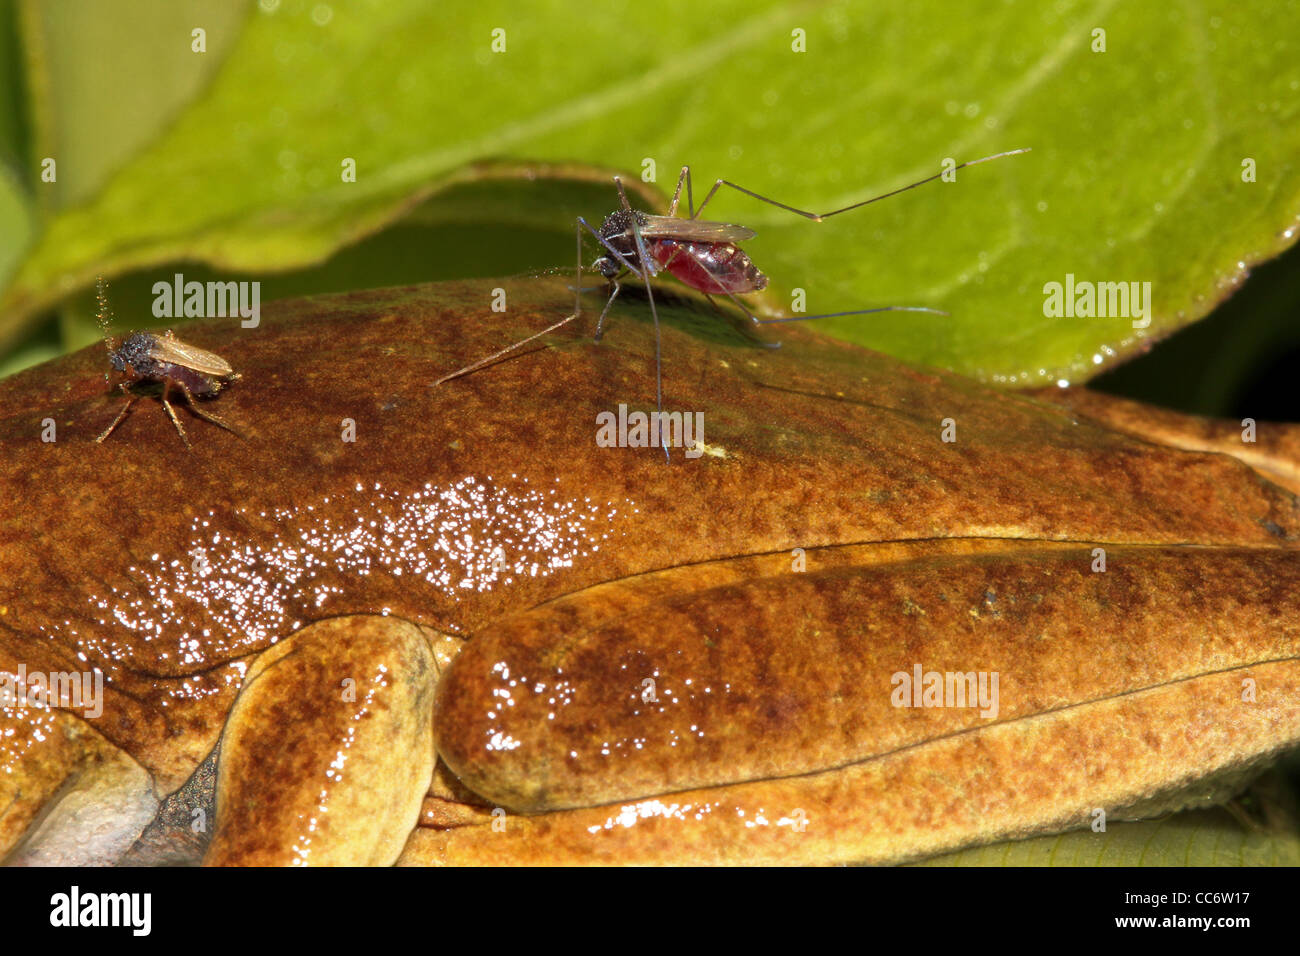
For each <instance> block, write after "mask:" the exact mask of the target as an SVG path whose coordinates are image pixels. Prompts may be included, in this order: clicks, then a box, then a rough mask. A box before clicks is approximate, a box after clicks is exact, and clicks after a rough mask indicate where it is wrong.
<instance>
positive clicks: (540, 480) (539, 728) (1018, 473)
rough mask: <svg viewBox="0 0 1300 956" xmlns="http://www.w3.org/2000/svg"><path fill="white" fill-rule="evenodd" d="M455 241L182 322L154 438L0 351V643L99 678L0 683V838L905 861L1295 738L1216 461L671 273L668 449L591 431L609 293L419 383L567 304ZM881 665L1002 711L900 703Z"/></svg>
mask: <svg viewBox="0 0 1300 956" xmlns="http://www.w3.org/2000/svg"><path fill="white" fill-rule="evenodd" d="M494 285H496V283H492V282H487V283H468V284H456V285H440V286H421V287H412V288H400V289H389V290H381V291H378V292H367V293H363V294H362V293H359V294H354V295H338V296H327V297H317V298H310V299H301V300H295V301H291V302H282V303H278V304H277V305H275V306H274V307H272V308H270V309H268V310H267V311H266V313H265V315H264V318H263V322H262V325H261V327H260V328H258V329H256V330H242V329H239V328H237V327H231V324H230V323H221V322H217V323H206V324H196V325H193V326H188V327H187V329H186V338H187V341H193V342H194V343H195V344H196V345H198V346H200V347H203V348H208V349H212V350H214V351H216V352H218V353H219V354H222V355H224V356H227V357H228V358H229V359H230V360H231V362H232V364H233V365H234V366H235V368H236V369H237V370H238V371H239V372H240V373H242V375H243V377H242V379H241V380H240V382H239V383H238V384H237V386H234V387H232V388H230V389H229V390H228V391H227V392H225V393H224V394H223V395H222V396H221V398H220V400H219V408H217V410H218V411H219V413H220V414H221V415H222V417H223V418H226V419H227V420H230V421H231V422H233V423H235V424H236V425H237V426H238V427H239V428H240V429H241V431H243V432H244V434H245V437H244V438H243V439H241V438H239V437H236V436H234V435H232V434H229V433H227V432H224V431H222V430H220V429H216V428H211V427H205V425H204V423H202V422H199V421H197V420H195V424H194V426H193V427H192V428H191V429H190V431H191V439H192V441H193V443H194V451H193V453H187V452H186V451H185V449H184V448H183V447H182V446H181V444H180V442H179V441H177V439H176V435H175V433H174V430H173V429H172V427H171V424H170V422H168V421H167V419H166V418H165V416H164V415H163V414H162V412H161V410H160V409H158V408H156V407H151V403H149V402H140V403H138V406H137V409H136V410H135V411H134V412H133V414H132V415H131V416H130V417H129V418H128V419H127V420H125V421H124V422H123V423H122V424H121V425H120V426H119V428H118V430H117V431H116V432H115V433H114V435H113V436H112V439H111V440H109V441H107V442H105V443H104V444H103V445H95V444H94V443H93V441H92V439H93V438H94V436H95V435H97V434H98V433H99V432H100V430H102V428H103V425H104V423H105V422H106V421H107V420H109V419H111V417H112V415H113V413H114V405H113V397H112V396H111V395H110V393H109V392H108V391H107V390H106V388H105V387H104V384H103V353H102V351H101V350H98V349H88V350H85V351H83V352H80V353H77V354H75V355H72V356H69V357H66V358H64V359H61V360H59V361H56V362H53V363H48V364H46V365H44V366H41V367H39V368H36V369H33V370H30V371H28V372H25V373H22V374H20V375H17V376H14V377H12V378H10V379H8V380H6V381H5V382H3V383H0V501H3V502H4V504H3V506H0V671H6V672H9V673H11V674H14V673H17V670H18V668H19V667H20V666H22V667H24V668H25V671H26V673H28V674H31V673H36V672H72V671H77V672H80V671H84V670H89V669H90V668H99V669H101V670H102V671H103V674H104V680H105V684H104V698H103V711H102V714H100V715H98V716H86V712H85V709H84V708H78V707H76V706H72V702H70V701H69V702H65V703H66V704H67V706H61V707H58V708H55V709H53V710H49V709H47V708H43V707H40V706H36V705H35V704H28V705H27V706H23V707H19V706H16V705H15V706H10V707H8V708H7V709H4V710H3V711H0V721H3V724H0V854H5V855H6V859H7V861H8V862H10V863H44V862H83V863H111V862H134V863H140V862H177V861H181V862H185V861H197V860H198V859H200V858H201V859H203V860H205V861H206V862H209V863H220V864H283V865H303V864H319V863H367V864H387V863H393V862H400V863H403V864H431V863H451V864H460V863H485V864H499V863H706V864H713V863H839V862H873V863H885V862H902V861H908V860H914V859H918V858H922V857H925V856H928V855H932V854H935V853H939V852H943V851H945V850H950V849H954V848H958V847H962V846H970V845H976V844H982V843H988V842H992V841H995V840H1001V839H1006V838H1012V837H1018V836H1024V835H1029V834H1034V833H1044V832H1054V831H1060V830H1065V829H1071V828H1075V827H1080V826H1086V825H1087V824H1088V823H1089V822H1090V821H1091V820H1092V819H1093V814H1094V811H1095V810H1097V809H1103V810H1105V811H1106V812H1107V813H1108V814H1111V815H1112V816H1114V815H1118V816H1126V815H1127V816H1140V815H1143V814H1150V813H1153V812H1159V811H1161V810H1164V809H1168V808H1170V807H1176V806H1184V805H1194V804H1198V803H1204V802H1207V801H1210V800H1216V799H1220V798H1222V797H1223V796H1224V795H1225V794H1227V793H1229V792H1231V789H1232V787H1234V786H1237V785H1239V784H1240V782H1241V781H1242V780H1244V779H1246V778H1247V777H1248V776H1249V775H1250V774H1251V773H1252V772H1254V771H1255V770H1256V769H1257V768H1259V767H1261V766H1263V765H1265V764H1266V763H1267V762H1269V761H1270V760H1271V759H1273V758H1274V757H1275V756H1276V755H1278V754H1279V753H1281V752H1283V751H1284V750H1286V749H1288V748H1292V747H1294V746H1295V745H1296V744H1297V741H1298V740H1300V693H1297V691H1300V658H1298V655H1300V606H1298V604H1297V602H1298V600H1300V599H1298V598H1297V595H1300V587H1298V585H1300V561H1298V560H1297V554H1296V550H1297V540H1298V535H1300V513H1298V512H1297V507H1296V499H1295V498H1294V496H1293V494H1292V493H1291V492H1289V491H1287V490H1285V489H1283V488H1282V487H1280V486H1279V485H1278V484H1275V483H1273V482H1272V481H1270V480H1268V479H1266V478H1264V477H1262V475H1261V473H1260V472H1257V471H1255V470H1253V469H1252V468H1250V467H1248V466H1247V465H1246V464H1244V463H1243V462H1242V461H1240V460H1238V459H1236V458H1234V457H1231V456H1230V455H1227V454H1221V453H1208V452H1202V451H1186V450H1179V449H1176V448H1173V447H1171V446H1170V445H1169V444H1157V443H1153V442H1149V441H1145V440H1143V439H1141V438H1138V437H1135V436H1134V435H1131V434H1126V433H1124V432H1123V431H1121V430H1117V429H1112V428H1109V427H1104V426H1102V425H1100V424H1098V423H1097V422H1096V421H1095V420H1094V419H1092V418H1088V417H1084V415H1082V414H1079V413H1075V412H1073V411H1071V410H1069V409H1068V408H1066V407H1064V406H1063V405H1060V404H1056V403H1054V402H1049V401H1046V400H1043V398H1041V397H1040V398H1027V397H1018V396H1014V395H1007V394H1005V393H999V392H996V391H994V390H991V389H988V388H985V387H983V386H980V385H978V384H976V383H974V382H971V381H969V380H966V379H963V378H961V377H959V376H955V375H950V374H946V373H942V372H936V371H929V370H921V369H915V368H911V367H908V366H904V365H901V364H899V363H896V362H894V361H892V360H890V359H887V358H885V357H883V356H880V355H877V354H874V353H871V352H868V351H865V350H862V349H859V348H856V347H853V346H849V345H845V344H841V343H836V342H833V341H830V340H827V339H824V338H821V337H819V336H818V335H816V334H815V333H814V332H812V331H810V330H807V329H800V328H793V329H790V330H789V331H787V332H783V333H782V335H781V338H782V340H783V342H784V347H783V348H781V349H779V350H769V349H766V348H763V347H761V345H760V344H759V343H758V342H756V341H755V340H754V339H753V338H752V337H751V336H750V335H749V333H748V332H747V331H741V330H738V329H737V328H734V327H733V326H732V325H730V324H728V323H727V322H726V321H725V320H723V319H721V318H719V317H718V316H717V315H716V314H713V313H709V312H706V311H704V310H702V309H701V308H699V307H697V306H696V305H694V304H693V303H690V302H677V303H675V304H673V303H671V302H670V303H669V304H667V305H666V306H665V308H664V317H665V328H664V338H663V348H664V356H665V366H664V374H665V377H664V405H665V408H667V409H669V410H676V411H684V410H689V411H700V412H702V413H703V416H704V423H705V425H704V442H705V448H704V452H705V453H704V454H702V455H700V456H699V457H697V458H687V457H686V456H685V455H684V454H683V451H682V450H681V449H674V450H673V455H672V460H671V461H670V462H665V461H664V459H663V455H662V453H659V452H657V451H656V450H655V449H654V448H603V447H597V445H596V442H595V436H596V431H597V425H596V416H597V415H598V414H599V413H601V412H604V411H615V412H616V411H617V409H618V405H619V403H620V402H622V403H627V404H628V405H630V406H631V407H632V408H639V409H641V410H647V409H649V408H651V407H652V406H650V405H648V404H647V401H648V400H651V399H652V398H653V395H654V377H653V375H654V366H653V354H654V353H653V347H654V339H653V334H652V330H651V327H650V325H649V323H648V321H647V317H646V315H645V312H644V308H643V304H642V303H637V302H635V301H633V302H632V303H630V304H629V305H627V306H624V307H623V308H622V309H620V310H617V311H615V313H614V314H613V318H612V326H611V328H610V330H609V334H608V335H607V337H606V338H605V340H604V341H603V342H602V343H601V344H599V345H596V344H593V343H592V342H590V341H589V340H588V339H578V338H568V339H562V340H559V342H558V344H557V345H556V346H555V347H552V348H540V349H529V350H526V351H525V352H524V354H521V355H519V356H516V357H512V358H510V359H509V360H506V361H503V362H500V363H498V364H496V365H494V366H492V367H490V368H487V369H484V370H482V371H479V372H476V373H474V374H472V375H468V376H465V377H464V378H462V379H458V380H455V381H453V382H449V383H446V384H444V385H440V386H438V387H437V388H431V387H430V383H431V382H432V381H433V380H434V379H436V378H437V377H438V376H439V375H441V374H444V373H445V372H446V371H448V370H452V369H455V368H459V367H461V366H463V365H465V364H468V363H469V362H471V361H474V360H476V359H478V358H480V357H481V356H483V355H485V354H488V353H490V352H492V351H494V350H495V349H497V348H499V347H501V346H502V345H504V344H506V343H508V342H511V341H514V340H515V339H517V338H519V337H521V336H522V335H524V334H528V333H530V332H532V331H536V330H537V329H540V328H542V327H544V326H545V325H547V324H550V323H551V322H553V321H555V318H556V317H557V316H558V315H561V314H562V313H559V312H557V311H556V310H557V309H560V308H562V307H563V303H564V302H565V301H566V293H565V290H564V288H563V284H562V283H547V282H520V283H515V284H512V285H511V286H510V288H509V293H510V300H509V301H510V311H509V312H508V313H506V314H504V315H503V314H499V313H493V312H492V311H491V310H490V304H491V302H492V298H493V296H492V288H493V287H494ZM1049 397H1050V396H1049ZM1063 400H1064V399H1063ZM1098 401H1099V402H1101V403H1102V404H1103V405H1104V404H1105V401H1104V400H1098ZM1095 411H1096V410H1095V409H1093V410H1091V411H1090V414H1093V413H1094V412H1095ZM47 419H49V420H53V422H54V425H55V428H56V431H57V439H56V440H55V441H53V442H46V441H42V440H41V439H42V434H43V431H46V432H47V431H48V422H47V421H46V420H47ZM945 419H952V420H953V423H954V424H955V427H956V441H954V442H945V441H943V440H942V433H943V428H944V420H945ZM1167 437H1168V436H1167ZM1294 438H1295V435H1294V430H1293V429H1289V428H1286V427H1285V426H1278V428H1277V430H1276V431H1270V430H1269V429H1268V428H1266V427H1263V426H1261V432H1260V443H1259V444H1258V445H1257V446H1255V447H1253V448H1252V449H1251V451H1252V453H1254V454H1255V455H1256V456H1257V458H1259V457H1260V456H1263V458H1267V457H1268V450H1267V449H1268V448H1269V447H1271V445H1275V446H1277V447H1288V446H1287V443H1288V442H1293V441H1294ZM349 439H351V440H349ZM1270 443H1271V444H1270ZM1225 447H1228V446H1225ZM1280 467H1281V466H1280ZM1288 467H1289V466H1288ZM1283 472H1285V467H1282V471H1280V472H1278V473H1279V474H1280V473H1283ZM1099 548H1100V549H1104V551H1105V570H1104V571H1101V570H1096V568H1097V561H1098V552H1097V550H1096V549H1099ZM796 549H798V550H796ZM918 665H919V666H920V667H921V668H922V669H923V670H924V671H931V670H933V671H940V672H963V673H964V672H985V673H996V674H997V675H998V677H999V692H998V707H997V712H996V714H993V713H987V714H982V713H981V710H980V709H979V708H974V707H901V706H895V705H894V701H893V699H892V695H893V693H894V689H895V687H894V681H895V678H894V675H896V674H899V673H906V674H911V673H912V672H913V669H914V668H915V667H916V666H918ZM647 682H649V683H647ZM218 744H220V747H219V748H218ZM435 755H437V757H438V758H439V759H437V760H436V763H435ZM214 791H215V803H214V796H213V794H214Z"/></svg>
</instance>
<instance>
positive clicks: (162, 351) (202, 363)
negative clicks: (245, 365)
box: [95, 276, 239, 448]
mask: <svg viewBox="0 0 1300 956" xmlns="http://www.w3.org/2000/svg"><path fill="white" fill-rule="evenodd" d="M95 295H96V297H97V299H98V301H99V310H98V318H99V324H100V327H101V328H103V330H104V347H105V348H107V349H108V360H109V362H110V363H111V364H112V366H113V368H114V369H116V370H117V371H119V372H121V373H122V374H123V375H124V376H125V381H123V382H121V383H120V384H119V385H118V388H119V389H120V390H121V391H122V392H123V393H129V392H130V391H131V389H132V388H134V387H135V386H136V385H138V384H140V383H141V382H161V383H162V396H161V400H162V405H163V408H165V409H166V410H167V415H168V416H169V417H170V418H171V420H172V424H173V425H175V426H176V431H177V433H178V434H179V435H180V436H181V441H183V442H184V443H185V447H186V448H193V446H192V445H191V444H190V439H189V436H188V435H186V434H185V429H184V428H183V427H182V426H181V421H180V419H179V418H177V417H176V410H175V409H174V408H172V403H171V402H169V401H167V397H168V395H169V394H170V393H171V390H172V389H173V388H176V389H179V390H180V393H181V394H182V395H183V396H185V403H186V404H187V405H188V406H189V409H190V411H192V412H193V413H194V414H195V415H197V416H199V417H200V418H204V419H207V420H208V421H210V422H212V424H214V425H220V426H221V427H222V428H224V429H226V431H228V432H231V433H233V434H235V435H238V434H239V432H238V431H236V430H235V429H234V428H233V427H231V426H230V425H229V424H228V423H226V422H224V421H222V420H221V419H220V418H218V417H217V416H216V415H213V414H212V413H211V412H208V411H204V410H203V409H202V408H200V407H199V405H198V403H197V402H196V401H195V397H196V396H201V397H204V398H208V397H211V396H213V395H216V394H217V393H218V392H220V391H221V389H222V388H224V387H225V386H226V385H227V384H229V383H230V382H233V381H235V380H236V379H238V378H239V375H238V374H237V373H236V372H235V370H234V369H232V368H231V367H230V363H229V362H227V361H226V360H225V359H223V358H222V357H221V356H219V355H214V354H213V353H211V352H209V351H207V350H206V349H201V348H198V347H197V346H193V345H189V344H188V343H186V342H182V341H181V340H180V339H178V338H177V337H176V334H175V333H174V332H172V331H171V330H170V329H168V330H167V331H166V332H160V333H157V334H155V333H153V332H132V333H131V334H130V335H128V336H127V337H126V340H125V341H124V342H122V344H121V345H120V346H119V345H117V344H116V342H115V340H114V339H113V337H112V335H110V334H109V326H110V324H111V322H112V316H113V310H112V309H111V308H110V307H109V304H108V283H107V282H105V281H104V277H103V276H100V277H99V279H98V280H97V281H96V282H95ZM108 376H109V373H105V376H104V377H105V378H108ZM142 397H143V396H141V395H131V396H130V398H129V399H128V401H127V403H126V404H125V405H124V406H122V410H121V411H120V412H118V415H117V418H115V419H113V424H111V425H109V426H108V427H107V428H106V429H104V431H103V434H101V435H100V436H99V437H98V438H96V439H95V441H97V442H102V441H103V440H104V439H106V438H107V437H108V436H109V435H111V434H113V430H114V429H115V428H117V426H118V425H120V424H121V423H122V419H124V418H126V415H127V412H129V411H130V410H131V406H132V405H134V404H135V403H136V402H137V401H139V400H140V399H141V398H142Z"/></svg>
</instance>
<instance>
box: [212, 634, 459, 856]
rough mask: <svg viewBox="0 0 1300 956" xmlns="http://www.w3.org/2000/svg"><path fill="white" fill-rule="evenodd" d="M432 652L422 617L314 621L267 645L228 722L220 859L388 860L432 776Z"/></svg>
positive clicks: (220, 776)
mask: <svg viewBox="0 0 1300 956" xmlns="http://www.w3.org/2000/svg"><path fill="white" fill-rule="evenodd" d="M437 669H438V668H437V660H436V657H435V655H434V652H433V650H432V649H431V648H430V642H429V641H428V640H427V639H426V638H425V636H424V634H423V633H422V632H421V630H420V629H419V628H418V627H417V626H416V625H414V624H411V623H408V622H406V621H403V620H400V619H398V618H393V617H384V616H379V615H358V616H352V617H338V618H330V619H327V620H323V621H317V622H315V623H313V624H310V625H308V626H307V627H305V628H302V629H301V630H299V631H297V632H295V633H294V634H292V635H291V636H290V637H288V638H287V639H286V640H283V641H281V642H279V643H277V644H276V645H275V646H273V647H271V648H270V649H268V650H267V651H265V652H263V653H262V654H261V655H260V656H259V657H258V658H257V660H256V661H254V662H253V664H252V666H251V667H250V668H249V670H248V674H247V676H246V677H245V678H244V683H243V687H242V689H241V690H240V693H239V697H238V698H237V699H236V701H235V704H234V706H233V707H232V709H231V712H230V716H229V717H228V718H227V721H226V726H225V729H224V730H223V732H222V736H221V744H220V748H221V749H220V754H219V756H218V760H217V784H216V820H215V826H214V830H213V837H212V843H211V844H210V845H209V847H208V851H207V854H206V856H205V858H204V863H205V864H211V865H251V866H288V865H294V866H302V865H307V864H315V865H343V864H350V865H383V864H389V863H392V862H393V861H394V860H396V859H397V856H398V855H399V854H400V853H401V851H402V847H403V846H404V844H405V842H406V840H407V837H408V836H409V835H410V833H411V830H412V829H413V828H414V827H415V825H416V823H417V820H418V818H419V814H420V805H421V802H422V800H423V798H424V794H425V792H426V791H427V790H428V788H429V782H430V780H431V779H432V777H433V767H434V745H433V690H434V685H435V683H436V681H437Z"/></svg>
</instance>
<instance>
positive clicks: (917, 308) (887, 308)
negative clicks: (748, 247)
mask: <svg viewBox="0 0 1300 956" xmlns="http://www.w3.org/2000/svg"><path fill="white" fill-rule="evenodd" d="M873 312H928V313H930V314H931V315H947V314H948V313H947V312H945V311H943V310H942V309H931V308H929V307H927V306H924V305H882V306H881V307H880V308H878V309H854V310H853V311H852V312H827V313H824V314H822V315H792V316H778V317H777V318H775V319H758V318H754V316H752V315H751V316H750V318H751V319H754V321H755V322H756V323H758V324H759V325H776V324H777V323H779V322H810V321H812V320H813V319H838V318H841V317H843V316H846V315H871V314H872V313H873Z"/></svg>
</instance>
